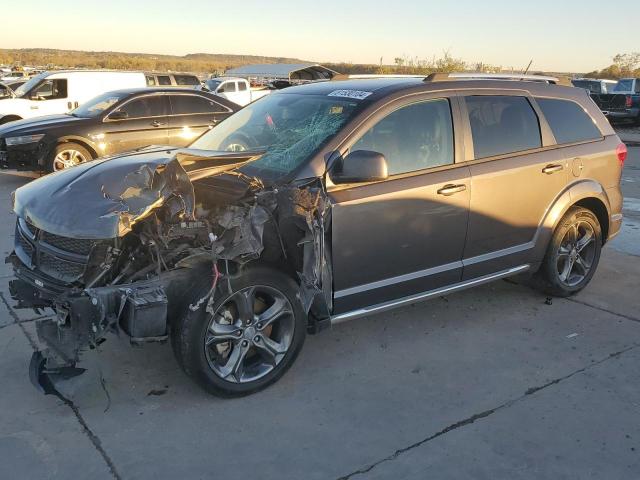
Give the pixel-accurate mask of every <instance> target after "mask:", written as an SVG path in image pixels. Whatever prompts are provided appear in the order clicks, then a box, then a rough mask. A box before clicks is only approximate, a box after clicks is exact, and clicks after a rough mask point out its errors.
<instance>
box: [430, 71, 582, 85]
mask: <svg viewBox="0 0 640 480" xmlns="http://www.w3.org/2000/svg"><path fill="white" fill-rule="evenodd" d="M424 80H425V82H445V81H451V80H516V81H525V82H541V83H550V84H554V85H569V86H570V85H571V81H570V80H569V79H568V78H566V79H565V78H558V77H550V76H546V75H526V74H521V73H432V74H431V75H429V76H428V77H427V78H425V79H424Z"/></svg>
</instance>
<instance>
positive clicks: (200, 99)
mask: <svg viewBox="0 0 640 480" xmlns="http://www.w3.org/2000/svg"><path fill="white" fill-rule="evenodd" d="M168 97H169V102H170V105H171V116H170V117H169V145H175V146H177V147H184V146H186V145H189V144H190V143H191V142H193V141H194V140H195V139H196V138H198V137H199V136H200V135H202V134H203V133H204V132H206V131H208V130H209V129H211V128H213V127H214V126H215V125H216V124H217V123H219V122H221V121H222V120H224V119H225V118H226V117H227V116H228V115H229V114H230V113H231V110H230V109H228V108H227V107H225V106H224V105H222V104H220V103H218V102H216V101H215V100H213V99H211V98H208V97H205V96H201V95H194V94H188V93H184V94H172V95H168Z"/></svg>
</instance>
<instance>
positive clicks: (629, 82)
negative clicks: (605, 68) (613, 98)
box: [613, 78, 633, 92]
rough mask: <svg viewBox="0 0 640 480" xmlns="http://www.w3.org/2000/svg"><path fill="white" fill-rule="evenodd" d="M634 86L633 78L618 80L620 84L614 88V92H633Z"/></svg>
mask: <svg viewBox="0 0 640 480" xmlns="http://www.w3.org/2000/svg"><path fill="white" fill-rule="evenodd" d="M632 88H633V78H624V79H622V80H618V84H617V85H616V86H615V88H614V89H613V91H614V92H631V91H632V90H631V89H632Z"/></svg>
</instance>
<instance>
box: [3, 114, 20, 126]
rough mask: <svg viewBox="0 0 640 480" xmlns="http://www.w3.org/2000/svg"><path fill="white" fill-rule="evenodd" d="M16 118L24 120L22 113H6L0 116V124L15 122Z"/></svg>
mask: <svg viewBox="0 0 640 480" xmlns="http://www.w3.org/2000/svg"><path fill="white" fill-rule="evenodd" d="M16 120H22V117H21V116H20V115H4V116H3V117H0V125H4V124H5V123H9V122H15V121H16Z"/></svg>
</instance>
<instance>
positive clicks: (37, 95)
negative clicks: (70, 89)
mask: <svg viewBox="0 0 640 480" xmlns="http://www.w3.org/2000/svg"><path fill="white" fill-rule="evenodd" d="M29 95H30V97H31V98H33V99H34V100H56V99H61V98H67V79H66V78H56V79H54V80H45V81H43V82H42V83H40V85H38V86H37V87H36V88H34V89H33V90H32V91H31V93H30V94H29Z"/></svg>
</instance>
